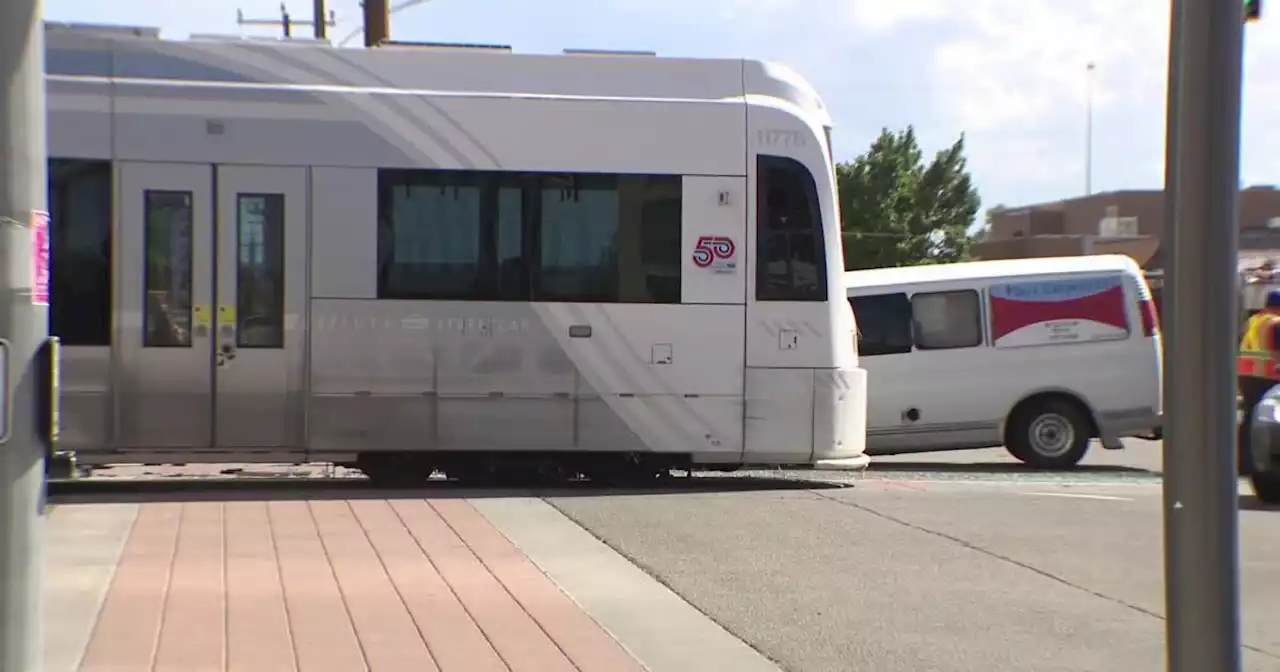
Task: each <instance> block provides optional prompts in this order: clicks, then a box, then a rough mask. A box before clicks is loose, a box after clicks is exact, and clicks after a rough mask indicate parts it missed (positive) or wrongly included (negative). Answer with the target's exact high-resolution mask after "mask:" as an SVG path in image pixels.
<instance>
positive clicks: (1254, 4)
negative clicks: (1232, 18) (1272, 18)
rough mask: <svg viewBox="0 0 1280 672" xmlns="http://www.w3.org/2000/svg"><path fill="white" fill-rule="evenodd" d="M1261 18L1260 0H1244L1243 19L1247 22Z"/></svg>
mask: <svg viewBox="0 0 1280 672" xmlns="http://www.w3.org/2000/svg"><path fill="white" fill-rule="evenodd" d="M1260 18H1262V0H1244V21H1245V23H1249V22H1251V21H1257V20H1258V19H1260Z"/></svg>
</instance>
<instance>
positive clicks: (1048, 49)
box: [46, 0, 1280, 208]
mask: <svg viewBox="0 0 1280 672" xmlns="http://www.w3.org/2000/svg"><path fill="white" fill-rule="evenodd" d="M402 1H403V0H392V4H393V5H396V4H399V3H400V2H402ZM238 2H239V4H238V5H237V4H236V3H235V2H221V1H217V0H185V1H184V2H168V3H159V2H155V1H154V0H116V2H112V3H103V2H99V1H96V0H46V14H47V16H48V18H49V19H50V20H56V21H85V22H95V23H123V24H130V25H146V26H159V27H160V28H161V30H162V31H163V33H162V34H163V35H165V36H166V37H169V38H181V37H184V36H186V35H187V34H189V33H192V32H197V33H228V34H237V33H240V34H259V35H261V34H272V33H273V31H272V29H270V28H246V29H242V28H240V27H239V26H237V25H236V9H237V8H239V9H241V10H243V12H244V14H245V17H246V18H259V17H262V18H269V17H274V16H278V15H279V7H280V3H279V1H278V0H238ZM287 4H288V7H289V10H290V12H291V13H292V14H293V15H294V16H295V17H296V18H298V19H302V20H305V19H308V18H309V17H310V14H311V2H309V0H288V3H287ZM1168 7H1169V2H1168V0H1071V1H1070V2H1066V1H1064V0H1022V1H1019V0H430V1H429V2H426V3H424V4H422V5H419V6H416V7H412V8H409V9H406V10H404V11H403V12H401V13H398V14H396V15H395V16H393V17H392V22H391V32H392V36H393V38H395V39H401V40H420V41H456V42H484V43H501V44H509V45H511V46H512V47H514V48H515V50H516V51H520V52H558V51H560V50H561V49H564V48H567V47H577V48H608V49H648V50H653V51H657V52H658V53H659V54H660V55H670V56H721V57H726V56H727V57H742V56H747V57H752V58H764V59H769V60H777V61H781V62H784V63H787V64H789V65H791V66H792V67H794V68H795V69H797V70H798V71H799V72H801V73H802V74H804V75H805V76H806V77H807V78H809V79H810V81H812V82H813V84H814V85H815V86H816V87H817V88H818V90H819V91H820V92H821V93H822V95H823V97H824V98H825V99H826V101H827V104H828V105H829V106H830V108H831V109H832V111H833V113H834V115H835V119H836V130H835V134H834V137H835V153H836V157H837V159H845V160H847V159H851V158H853V157H854V156H856V155H857V154H859V153H861V152H862V151H864V150H865V149H866V147H867V145H868V144H869V143H870V142H871V140H872V139H873V138H874V137H875V135H876V134H877V133H878V132H879V130H880V128H881V127H884V126H888V127H890V128H894V129H897V128H901V127H904V126H906V125H907V124H912V125H914V126H915V127H916V129H917V132H918V133H919V136H920V138H921V142H922V144H923V145H924V148H925V149H926V151H933V150H936V149H940V148H942V147H943V146H945V145H947V144H950V143H951V142H952V141H954V140H955V138H956V137H958V135H959V134H960V133H961V132H964V133H965V134H966V139H967V143H968V147H969V158H970V166H971V169H972V170H973V173H974V177H975V179H976V181H977V184H978V188H979V191H980V193H981V195H982V199H983V206H984V208H985V207H989V206H992V205H996V204H998V203H1003V204H1006V205H1018V204H1023V203H1031V202H1036V201H1042V200H1051V199H1057V198H1065V197H1070V196H1076V195H1079V194H1080V193H1081V192H1082V191H1083V190H1084V149H1085V132H1084V128H1085V116H1086V113H1085V110H1086V105H1085V100H1086V90H1087V81H1088V80H1087V74H1086V65H1087V64H1088V63H1089V62H1090V61H1092V62H1094V63H1096V64H1097V70H1096V71H1095V78H1094V101H1095V102H1094V162H1093V187H1094V190H1095V191H1105V190H1113V189H1141V188H1159V186H1160V185H1161V183H1162V180H1163V174H1164V158H1163V157H1164V95H1165V64H1166V59H1167V41H1168V25H1169V9H1168ZM329 8H330V9H333V10H335V11H336V12H337V15H338V28H337V29H336V30H333V31H332V33H331V34H332V35H333V36H335V37H342V36H345V35H346V34H348V33H350V32H352V31H354V30H356V29H358V28H359V26H360V10H359V5H358V4H357V1H356V0H329ZM1264 11H1265V10H1264ZM302 30H303V31H305V30H306V28H303V29H302ZM276 32H278V31H276ZM1246 32H1247V35H1246V55H1245V104H1244V142H1243V147H1242V165H1241V174H1242V180H1243V182H1244V183H1245V184H1280V7H1277V8H1276V11H1274V13H1273V14H1272V15H1271V16H1264V18H1263V20H1262V21H1261V22H1259V23H1255V24H1252V25H1250V26H1247V31H1246ZM352 43H353V44H355V45H357V46H358V44H359V39H358V38H357V39H356V40H353V42H352Z"/></svg>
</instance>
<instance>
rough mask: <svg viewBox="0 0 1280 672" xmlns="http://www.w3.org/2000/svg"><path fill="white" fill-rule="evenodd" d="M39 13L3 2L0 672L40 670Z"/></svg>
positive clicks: (42, 180) (37, 5)
mask: <svg viewBox="0 0 1280 672" xmlns="http://www.w3.org/2000/svg"><path fill="white" fill-rule="evenodd" d="M42 15H43V4H42V3H41V2H40V0H4V1H2V2H0V72H3V73H4V74H3V75H2V76H0V82H3V83H4V84H5V86H4V88H2V89H0V115H3V116H0V169H2V170H3V171H4V172H3V173H0V338H3V339H5V340H7V341H8V344H9V345H8V350H9V353H8V363H9V366H8V380H7V381H3V387H4V389H5V391H6V393H7V394H6V396H7V398H8V399H7V400H8V402H9V413H8V415H7V418H8V423H7V424H8V429H9V432H8V438H7V440H5V441H4V443H3V444H0V670H5V671H6V672H7V671H8V670H14V671H15V672H16V671H17V670H22V671H23V672H27V671H28V670H31V671H38V670H40V669H41V668H42V667H43V665H42V663H43V661H42V660H41V654H42V639H43V638H42V630H43V629H42V627H41V622H40V621H41V603H40V582H41V580H40V575H41V572H40V557H41V556H40V551H41V549H40V539H41V534H42V531H41V515H42V513H43V511H42V509H43V505H42V499H43V488H44V447H43V446H42V445H41V443H40V440H39V438H38V436H37V434H36V369H35V362H36V354H37V351H38V349H39V348H40V346H41V344H42V342H43V340H44V339H45V337H46V336H47V335H48V307H47V306H46V305H38V304H41V303H42V301H40V297H39V296H38V295H37V292H34V291H33V285H35V284H36V283H35V282H33V278H34V277H35V270H36V266H35V260H34V258H35V256H36V255H35V253H34V242H35V240H36V237H35V235H34V229H33V227H32V226H31V223H32V220H33V218H32V212H33V211H42V210H45V209H46V205H45V203H46V189H47V186H46V177H45V172H46V170H47V166H46V160H45V151H46V149H45V99H44V24H43V21H42V19H41V17H42ZM45 240H47V238H45ZM46 277H47V276H46Z"/></svg>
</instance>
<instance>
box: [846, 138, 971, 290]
mask: <svg viewBox="0 0 1280 672" xmlns="http://www.w3.org/2000/svg"><path fill="white" fill-rule="evenodd" d="M836 179H837V184H838V188H839V192H840V216H841V220H842V221H841V227H840V228H841V230H842V231H843V238H844V266H845V269H846V270H853V269H861V268H881V267H885V266H912V265H916V264H933V263H946V262H952V261H962V260H964V259H967V258H968V255H969V246H970V244H971V243H972V242H973V241H972V239H971V237H970V235H969V229H970V227H972V226H973V223H974V218H975V217H976V216H977V214H978V209H979V208H980V207H981V204H982V202H981V199H979V198H978V192H977V190H976V189H974V188H973V181H972V179H971V178H970V177H969V171H968V170H967V168H966V162H965V158H964V136H963V135H961V136H960V139H959V140H956V142H955V144H953V145H951V146H950V147H948V148H947V149H944V150H942V151H940V152H938V153H937V154H936V155H934V157H933V161H932V162H930V163H929V164H928V165H926V164H925V162H924V154H923V152H921V151H920V146H919V144H918V143H917V142H916V134H915V130H914V129H913V128H912V127H910V126H908V127H907V128H906V130H904V131H899V132H897V133H893V132H890V131H889V129H887V128H886V129H883V130H882V131H881V132H880V137H878V138H876V140H875V142H873V143H871V148H870V149H869V150H867V152H866V153H865V154H863V155H862V156H859V157H858V158H856V159H854V160H853V161H852V162H849V163H840V164H837V165H836Z"/></svg>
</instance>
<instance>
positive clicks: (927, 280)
mask: <svg viewBox="0 0 1280 672" xmlns="http://www.w3.org/2000/svg"><path fill="white" fill-rule="evenodd" d="M845 285H846V287H848V294H849V302H850V303H851V304H852V305H853V312H854V315H855V316H856V318H857V323H858V351H859V359H860V361H861V364H862V366H863V367H864V368H865V369H866V371H867V376H868V379H867V394H868V400H867V429H868V431H867V453H868V454H869V455H891V454H900V453H913V452H929V451H939V450H962V449H967V448H989V447H995V446H1002V445H1003V446H1007V448H1008V450H1009V452H1010V453H1011V454H1012V455H1013V456H1015V457H1017V458H1018V459H1020V460H1022V461H1023V462H1026V463H1027V464H1029V465H1032V466H1035V467H1040V468H1045V469H1061V468H1067V467H1071V466H1073V465H1075V464H1076V463H1077V462H1079V461H1080V459H1081V458H1083V457H1084V454H1085V452H1086V451H1087V450H1088V449H1089V440H1090V439H1091V438H1097V439H1100V440H1101V442H1102V445H1103V446H1104V447H1106V448H1109V449H1119V448H1123V447H1124V444H1123V443H1122V442H1121V438H1122V437H1125V436H1143V437H1147V438H1157V437H1159V435H1160V433H1161V421H1162V409H1163V405H1162V384H1163V383H1162V380H1161V376H1162V362H1161V358H1162V354H1161V347H1160V330H1159V324H1158V318H1157V315H1156V310H1155V305H1154V303H1153V302H1152V299H1151V290H1150V289H1149V288H1148V287H1147V283H1146V280H1144V279H1143V276H1142V271H1141V269H1139V267H1138V265H1137V264H1136V263H1134V261H1133V260H1132V259H1130V258H1129V257H1127V256H1123V255H1096V256H1087V257H1062V258H1042V259H1011V260H1001V261H978V262H966V263H958V264H945V265H936V266H913V267H906V268H880V269H873V270H866V271H849V272H846V273H845Z"/></svg>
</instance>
